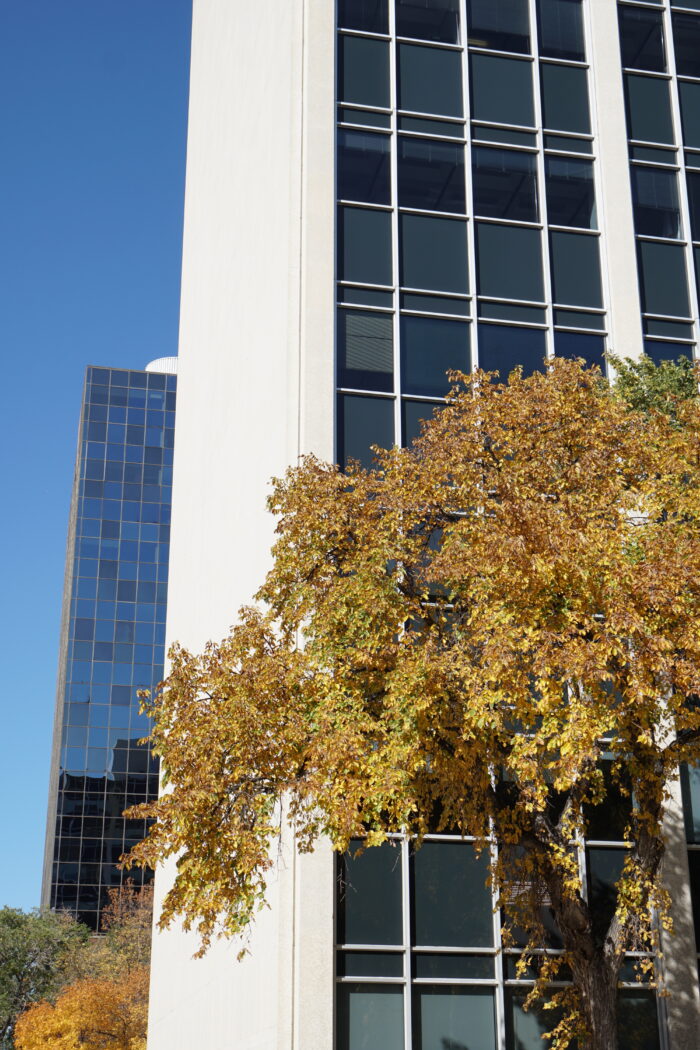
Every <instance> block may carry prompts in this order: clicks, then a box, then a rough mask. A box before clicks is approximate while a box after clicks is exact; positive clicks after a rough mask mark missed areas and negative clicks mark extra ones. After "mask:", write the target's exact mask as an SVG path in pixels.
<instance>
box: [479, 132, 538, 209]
mask: <svg viewBox="0 0 700 1050" xmlns="http://www.w3.org/2000/svg"><path fill="white" fill-rule="evenodd" d="M472 163H473V181H474V212H475V214H476V215H488V216H491V217H493V218H495V219H516V220H520V221H522V222H537V220H538V217H539V216H538V208H537V172H536V158H535V156H534V155H533V154H532V153H521V152H519V151H518V150H512V149H489V148H488V147H484V146H477V147H474V149H473V150H472Z"/></svg>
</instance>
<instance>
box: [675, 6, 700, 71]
mask: <svg viewBox="0 0 700 1050" xmlns="http://www.w3.org/2000/svg"><path fill="white" fill-rule="evenodd" d="M673 41H674V43H675V45H676V72H677V73H678V74H679V75H680V76H685V77H700V18H699V17H698V16H697V15H682V14H679V13H678V12H674V15H673Z"/></svg>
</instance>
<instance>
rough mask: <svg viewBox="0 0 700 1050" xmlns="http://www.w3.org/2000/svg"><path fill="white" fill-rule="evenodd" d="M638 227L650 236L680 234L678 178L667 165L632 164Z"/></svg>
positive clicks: (635, 217) (676, 235) (637, 228)
mask: <svg viewBox="0 0 700 1050" xmlns="http://www.w3.org/2000/svg"><path fill="white" fill-rule="evenodd" d="M632 197H633V201H634V228H635V230H636V231H637V233H641V234H648V235H649V236H650V237H680V235H681V215H680V207H679V204H678V180H677V177H676V173H675V171H669V170H668V169H666V168H638V167H636V166H633V167H632Z"/></svg>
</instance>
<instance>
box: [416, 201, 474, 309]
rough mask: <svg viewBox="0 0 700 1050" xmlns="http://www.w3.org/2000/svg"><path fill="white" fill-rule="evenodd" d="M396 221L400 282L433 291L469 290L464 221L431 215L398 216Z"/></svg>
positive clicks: (465, 226) (464, 291)
mask: <svg viewBox="0 0 700 1050" xmlns="http://www.w3.org/2000/svg"><path fill="white" fill-rule="evenodd" d="M399 222H400V231H401V284H402V285H403V286H404V287H405V288H426V289H429V290H430V291H436V292H463V293H466V292H468V291H469V277H468V272H467V225H466V223H465V222H464V221H462V220H461V219H440V218H437V217H436V216H432V215H401V216H400V219H399Z"/></svg>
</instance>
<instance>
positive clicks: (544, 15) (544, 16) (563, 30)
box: [537, 0, 586, 62]
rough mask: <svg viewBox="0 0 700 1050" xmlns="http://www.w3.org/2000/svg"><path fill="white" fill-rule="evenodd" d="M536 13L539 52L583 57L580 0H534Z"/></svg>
mask: <svg viewBox="0 0 700 1050" xmlns="http://www.w3.org/2000/svg"><path fill="white" fill-rule="evenodd" d="M537 15H538V21H539V34H540V54H541V55H544V56H545V57H546V58H570V59H573V60H574V61H575V62H576V61H578V62H583V61H584V60H585V58H586V46H585V40H584V35H583V12H582V9H581V0H538V4H537Z"/></svg>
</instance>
